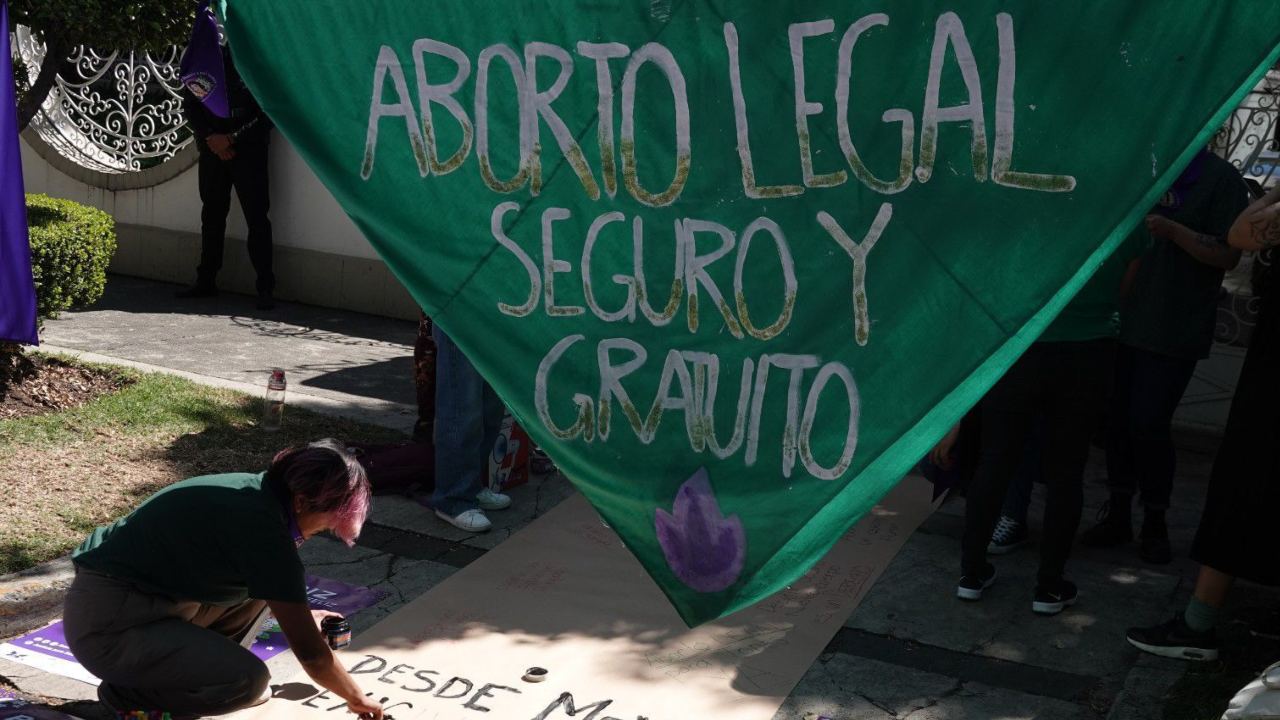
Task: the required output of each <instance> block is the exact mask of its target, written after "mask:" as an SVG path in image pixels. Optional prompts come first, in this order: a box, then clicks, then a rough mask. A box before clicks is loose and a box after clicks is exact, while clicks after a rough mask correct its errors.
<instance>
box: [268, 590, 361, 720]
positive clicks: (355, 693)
mask: <svg viewBox="0 0 1280 720" xmlns="http://www.w3.org/2000/svg"><path fill="white" fill-rule="evenodd" d="M267 606H268V607H270V608H271V613H272V614H273V615H275V617H276V621H277V622H279V623H280V630H281V631H282V632H284V636H285V637H286V638H287V639H288V640H289V647H290V648H291V649H292V650H293V654H294V656H295V657H297V658H298V662H299V663H301V664H302V669H303V670H305V671H306V672H307V675H309V676H310V677H311V679H312V680H315V681H316V682H317V683H318V684H319V685H321V686H322V687H324V688H325V689H326V690H328V691H329V692H331V693H333V694H334V695H337V696H338V697H340V698H342V699H343V700H346V701H347V709H348V710H350V711H351V712H353V713H355V714H356V715H358V716H359V717H360V718H362V720H382V706H381V705H379V704H378V703H377V702H375V701H374V700H373V699H372V698H368V697H365V695H364V693H363V692H361V691H360V687H359V686H358V685H356V681H355V680H353V679H352V678H351V675H349V674H348V673H347V671H346V669H345V668H343V667H342V664H341V663H339V662H338V659H337V658H336V657H334V655H333V651H332V650H330V649H329V645H328V643H326V642H325V641H324V637H323V636H322V635H320V630H319V628H317V627H316V621H315V619H314V618H313V617H312V614H311V608H309V607H307V605H306V603H296V602H278V601H270V600H269V601H267Z"/></svg>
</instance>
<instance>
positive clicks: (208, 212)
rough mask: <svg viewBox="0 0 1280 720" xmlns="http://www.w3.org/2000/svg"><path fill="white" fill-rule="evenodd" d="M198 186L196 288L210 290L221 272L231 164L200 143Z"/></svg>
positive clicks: (229, 200)
mask: <svg viewBox="0 0 1280 720" xmlns="http://www.w3.org/2000/svg"><path fill="white" fill-rule="evenodd" d="M197 173H198V175H197V177H198V180H199V187H200V205H201V206H200V265H199V267H197V268H196V288H198V289H207V290H212V289H213V288H214V287H216V286H217V278H218V271H219V270H221V269H222V247H223V243H224V241H225V239H226V231H227V213H228V212H229V211H230V210H231V185H232V182H231V163H228V162H223V161H222V160H220V159H219V158H218V156H217V155H214V154H213V153H212V152H210V151H209V150H207V149H205V148H204V147H203V144H201V149H200V165H199V168H198V169H197Z"/></svg>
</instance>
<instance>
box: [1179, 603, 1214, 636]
mask: <svg viewBox="0 0 1280 720" xmlns="http://www.w3.org/2000/svg"><path fill="white" fill-rule="evenodd" d="M1221 612H1222V610H1220V609H1219V608H1216V607H1214V606H1212V605H1206V604H1204V603H1202V602H1200V601H1199V600H1197V599H1195V598H1191V602H1189V603H1187V610H1186V612H1184V613H1183V614H1182V619H1183V621H1184V622H1186V623H1187V627H1189V628H1191V629H1192V630H1193V631H1195V632H1198V633H1203V632H1209V631H1210V630H1212V629H1213V628H1214V627H1215V626H1217V624H1218V615H1219V614H1220V613H1221Z"/></svg>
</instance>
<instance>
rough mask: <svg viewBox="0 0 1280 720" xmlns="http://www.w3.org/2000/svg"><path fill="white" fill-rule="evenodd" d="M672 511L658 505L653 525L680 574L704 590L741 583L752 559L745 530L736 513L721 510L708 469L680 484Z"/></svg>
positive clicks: (671, 561) (698, 589) (699, 471)
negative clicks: (731, 513) (743, 567)
mask: <svg viewBox="0 0 1280 720" xmlns="http://www.w3.org/2000/svg"><path fill="white" fill-rule="evenodd" d="M672 509H673V511H674V512H672V513H668V512H667V511H665V510H662V509H658V511H657V515H656V517H655V519H654V525H655V528H656V530H657V533H658V544H659V545H661V546H662V554H663V555H665V556H666V558H667V565H668V567H670V568H671V571H672V572H673V573H675V575H676V577H677V578H680V581H681V582H683V583H684V584H685V585H688V586H689V587H690V588H693V589H694V590H697V591H698V592H704V593H712V592H720V591H721V590H724V589H726V588H728V587H729V586H731V585H733V584H734V583H735V582H737V581H738V577H739V576H741V575H742V566H743V564H744V563H745V562H746V557H747V540H746V532H745V531H744V530H743V527H742V520H740V519H739V518H738V516H737V515H733V516H731V517H725V516H724V514H723V513H722V512H721V511H720V504H719V503H718V502H716V496H715V492H714V491H713V490H712V489H711V480H710V479H709V478H708V477H707V469H706V468H699V469H698V472H696V473H694V474H693V476H692V477H690V478H689V479H688V480H686V481H685V483H684V484H683V485H681V486H680V490H679V491H678V492H676V500H675V506H674V507H673V508H672Z"/></svg>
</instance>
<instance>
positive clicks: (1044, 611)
mask: <svg viewBox="0 0 1280 720" xmlns="http://www.w3.org/2000/svg"><path fill="white" fill-rule="evenodd" d="M1079 599H1080V591H1079V590H1078V589H1076V586H1075V583H1073V582H1071V581H1070V580H1059V581H1058V582H1056V583H1053V584H1052V585H1043V584H1041V585H1037V586H1036V596H1035V599H1033V600H1032V601H1031V611H1032V612H1034V613H1036V614H1037V615H1057V614H1058V613H1060V612H1062V611H1063V610H1066V609H1067V608H1069V607H1071V606H1072V605H1075V604H1076V600H1079Z"/></svg>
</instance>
